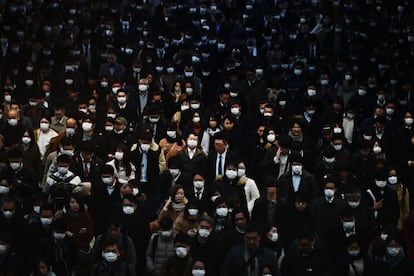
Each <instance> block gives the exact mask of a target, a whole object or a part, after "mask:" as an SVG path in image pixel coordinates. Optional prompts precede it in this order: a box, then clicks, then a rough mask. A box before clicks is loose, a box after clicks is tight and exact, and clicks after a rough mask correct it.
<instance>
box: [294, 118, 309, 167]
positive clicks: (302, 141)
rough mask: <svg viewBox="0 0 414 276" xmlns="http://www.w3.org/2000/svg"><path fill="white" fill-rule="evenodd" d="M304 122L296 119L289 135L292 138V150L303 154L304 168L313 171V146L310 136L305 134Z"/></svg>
mask: <svg viewBox="0 0 414 276" xmlns="http://www.w3.org/2000/svg"><path fill="white" fill-rule="evenodd" d="M302 127H303V122H302V121H301V120H299V119H295V120H294V121H293V122H292V123H291V125H290V130H289V133H288V135H289V136H290V138H292V144H291V148H290V149H291V150H295V151H298V152H303V159H304V167H306V168H307V169H308V170H311V169H312V168H313V166H314V156H315V153H314V151H313V145H312V142H311V139H310V138H309V136H308V135H307V134H305V133H303V130H302Z"/></svg>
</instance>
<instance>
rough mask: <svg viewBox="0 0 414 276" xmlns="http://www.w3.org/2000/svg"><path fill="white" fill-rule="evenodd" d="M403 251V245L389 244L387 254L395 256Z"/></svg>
mask: <svg viewBox="0 0 414 276" xmlns="http://www.w3.org/2000/svg"><path fill="white" fill-rule="evenodd" d="M400 252H401V247H393V246H387V254H388V255H390V256H392V257H395V256H397V255H398V254H400Z"/></svg>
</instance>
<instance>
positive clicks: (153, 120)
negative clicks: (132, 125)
mask: <svg viewBox="0 0 414 276" xmlns="http://www.w3.org/2000/svg"><path fill="white" fill-rule="evenodd" d="M159 120H160V118H159V117H149V121H150V122H151V123H152V124H156V123H158V121H159Z"/></svg>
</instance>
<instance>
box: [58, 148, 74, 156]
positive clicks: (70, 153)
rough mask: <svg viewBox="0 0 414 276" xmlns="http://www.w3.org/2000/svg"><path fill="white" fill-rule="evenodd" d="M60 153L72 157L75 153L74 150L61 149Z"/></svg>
mask: <svg viewBox="0 0 414 276" xmlns="http://www.w3.org/2000/svg"><path fill="white" fill-rule="evenodd" d="M60 152H61V153H62V154H66V155H69V156H73V154H74V153H75V150H68V149H61V150H60Z"/></svg>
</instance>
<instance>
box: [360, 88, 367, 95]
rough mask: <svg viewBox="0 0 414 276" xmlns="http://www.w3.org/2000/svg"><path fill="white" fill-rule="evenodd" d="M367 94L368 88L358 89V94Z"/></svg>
mask: <svg viewBox="0 0 414 276" xmlns="http://www.w3.org/2000/svg"><path fill="white" fill-rule="evenodd" d="M365 94H367V90H365V89H358V95H360V96H365Z"/></svg>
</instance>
